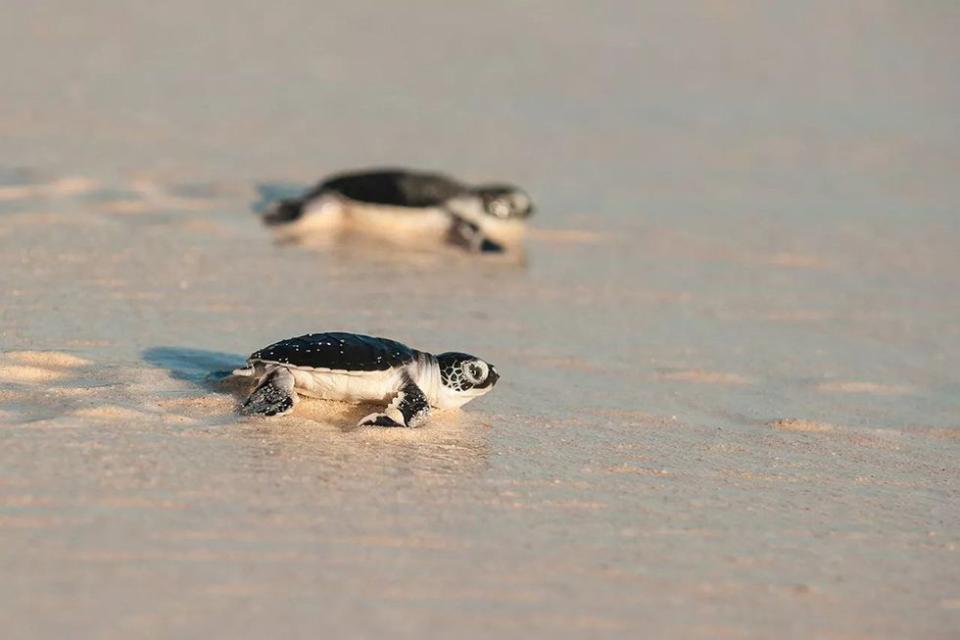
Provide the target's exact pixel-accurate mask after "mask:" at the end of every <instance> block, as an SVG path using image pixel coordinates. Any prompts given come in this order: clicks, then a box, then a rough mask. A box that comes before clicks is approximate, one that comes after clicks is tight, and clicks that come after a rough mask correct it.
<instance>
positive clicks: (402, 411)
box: [359, 382, 430, 427]
mask: <svg viewBox="0 0 960 640" xmlns="http://www.w3.org/2000/svg"><path fill="white" fill-rule="evenodd" d="M429 413H430V405H429V403H427V397H426V396H425V395H423V391H421V390H420V387H418V386H417V385H416V384H414V383H413V382H408V383H407V384H406V385H404V387H403V388H402V389H400V391H399V392H398V393H397V396H396V397H395V398H394V399H393V402H391V403H390V405H389V406H388V407H387V408H386V409H385V410H384V412H383V413H371V414H370V415H368V416H367V417H366V418H364V419H363V420H361V421H360V424H359V426H361V427H362V426H376V427H416V426H418V425H419V424H420V423H421V422H423V421H424V420H425V419H426V417H427V415H428V414H429Z"/></svg>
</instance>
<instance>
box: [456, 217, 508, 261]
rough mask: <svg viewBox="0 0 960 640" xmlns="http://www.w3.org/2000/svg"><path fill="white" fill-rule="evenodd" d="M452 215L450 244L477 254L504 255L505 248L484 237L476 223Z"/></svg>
mask: <svg viewBox="0 0 960 640" xmlns="http://www.w3.org/2000/svg"><path fill="white" fill-rule="evenodd" d="M450 215H451V216H452V217H453V222H452V224H451V225H450V242H452V243H453V244H455V245H457V246H459V247H463V248H465V249H467V250H469V251H473V252H475V253H503V247H502V246H501V245H499V244H497V243H496V242H493V241H492V240H490V239H489V238H487V237H486V236H485V235H483V230H481V229H480V225H478V224H477V223H476V222H471V221H469V220H467V219H466V218H461V217H460V216H458V215H457V214H455V213H451V214H450Z"/></svg>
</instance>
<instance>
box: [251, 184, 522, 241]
mask: <svg viewBox="0 0 960 640" xmlns="http://www.w3.org/2000/svg"><path fill="white" fill-rule="evenodd" d="M532 213H533V203H532V202H531V200H530V198H529V196H527V194H525V193H524V192H523V191H521V190H520V189H518V188H517V187H514V186H511V185H506V184H487V185H479V186H469V185H465V184H463V183H461V182H459V181H457V180H454V179H453V178H450V177H447V176H445V175H441V174H438V173H424V172H418V171H408V170H403V169H375V170H370V171H361V172H354V173H343V174H339V175H335V176H332V177H330V178H327V179H325V180H323V181H322V182H320V184H318V185H317V186H316V187H314V188H313V189H311V190H310V191H308V192H307V193H305V194H304V195H303V196H301V197H299V198H293V199H288V200H280V201H278V202H275V203H273V204H272V205H270V206H269V207H268V208H267V210H266V211H265V213H264V216H263V220H264V222H265V223H266V224H267V225H270V226H275V227H278V228H282V229H284V230H285V231H286V232H288V233H291V234H293V235H300V234H303V233H305V232H313V231H319V232H321V233H330V232H332V231H335V230H337V229H350V230H356V231H360V232H362V233H365V234H369V235H373V236H375V237H378V238H380V239H383V240H389V241H395V242H397V241H399V242H410V241H413V240H417V241H421V242H423V241H427V242H433V243H438V242H439V243H451V244H454V245H456V246H460V247H463V248H466V249H468V250H471V251H485V252H503V251H510V250H516V249H518V248H519V246H520V243H521V242H522V239H523V232H524V227H525V223H524V220H525V219H526V218H528V217H530V215H531V214H532Z"/></svg>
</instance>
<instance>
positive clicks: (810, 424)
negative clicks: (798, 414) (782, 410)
mask: <svg viewBox="0 0 960 640" xmlns="http://www.w3.org/2000/svg"><path fill="white" fill-rule="evenodd" d="M768 426H771V427H773V428H774V429H779V430H780V431H802V432H806V433H826V432H828V431H833V430H834V429H835V428H836V427H834V426H833V425H832V424H829V423H826V422H814V421H813V420H797V419H794V418H785V419H783V420H774V421H773V422H770V423H768Z"/></svg>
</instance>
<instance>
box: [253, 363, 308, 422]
mask: <svg viewBox="0 0 960 640" xmlns="http://www.w3.org/2000/svg"><path fill="white" fill-rule="evenodd" d="M293 385H294V379H293V374H292V373H290V371H289V370H288V369H285V368H283V367H277V368H276V369H274V370H273V371H270V372H269V373H267V375H265V376H264V377H263V380H261V381H260V384H259V385H258V386H257V388H256V389H255V390H254V392H253V393H251V394H250V397H249V398H247V399H246V400H245V401H244V403H243V404H242V405H240V414H241V415H244V416H284V415H286V414H288V413H290V412H291V411H293V406H294V405H295V404H296V403H297V400H299V397H298V396H297V392H296V391H294V390H293Z"/></svg>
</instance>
